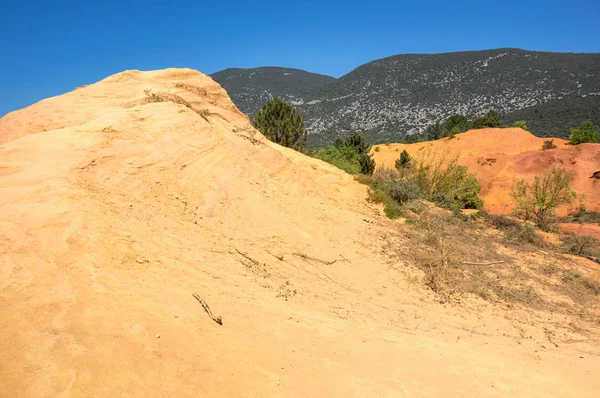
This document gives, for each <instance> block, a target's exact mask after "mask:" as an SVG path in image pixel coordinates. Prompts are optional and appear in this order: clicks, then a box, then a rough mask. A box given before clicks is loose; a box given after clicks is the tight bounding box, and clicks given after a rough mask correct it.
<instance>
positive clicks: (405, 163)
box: [394, 149, 411, 171]
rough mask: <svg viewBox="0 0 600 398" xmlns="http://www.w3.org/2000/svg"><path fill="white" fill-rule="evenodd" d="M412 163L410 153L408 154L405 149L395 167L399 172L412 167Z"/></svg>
mask: <svg viewBox="0 0 600 398" xmlns="http://www.w3.org/2000/svg"><path fill="white" fill-rule="evenodd" d="M410 161H411V158H410V155H409V154H408V152H406V149H405V150H403V151H402V153H400V157H399V158H398V159H396V162H395V163H394V166H396V169H397V170H398V171H400V170H401V169H405V168H407V167H410Z"/></svg>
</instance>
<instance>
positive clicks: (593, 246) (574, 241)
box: [561, 233, 600, 256]
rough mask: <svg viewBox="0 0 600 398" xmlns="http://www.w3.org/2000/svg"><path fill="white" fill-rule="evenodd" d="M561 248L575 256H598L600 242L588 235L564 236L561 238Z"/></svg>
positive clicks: (571, 234)
mask: <svg viewBox="0 0 600 398" xmlns="http://www.w3.org/2000/svg"><path fill="white" fill-rule="evenodd" d="M561 241H562V246H563V249H564V251H565V252H567V253H571V254H575V255H577V256H598V255H600V253H599V252H598V249H599V247H600V242H598V239H596V238H594V237H593V236H589V235H577V234H573V233H570V234H565V235H563V236H562V237H561Z"/></svg>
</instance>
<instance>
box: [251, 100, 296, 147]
mask: <svg viewBox="0 0 600 398" xmlns="http://www.w3.org/2000/svg"><path fill="white" fill-rule="evenodd" d="M252 124H253V126H254V127H255V128H256V129H257V130H259V131H260V132H261V133H262V134H263V135H264V136H265V137H267V138H268V139H269V140H271V141H273V142H276V143H278V144H280V145H283V146H287V147H289V148H293V149H295V150H297V151H300V150H302V149H304V146H305V145H306V139H307V134H306V130H304V122H303V121H302V118H301V117H300V114H299V113H298V112H297V111H296V109H294V107H293V106H291V105H290V104H288V103H286V102H284V101H283V100H282V99H280V98H275V99H272V100H270V101H268V102H267V103H265V104H264V105H263V106H262V109H261V110H260V111H259V112H258V114H257V115H256V117H255V118H254V121H253V123H252Z"/></svg>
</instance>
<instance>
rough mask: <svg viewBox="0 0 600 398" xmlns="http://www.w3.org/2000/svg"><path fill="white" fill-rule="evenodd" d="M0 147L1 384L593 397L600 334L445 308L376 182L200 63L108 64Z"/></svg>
mask: <svg viewBox="0 0 600 398" xmlns="http://www.w3.org/2000/svg"><path fill="white" fill-rule="evenodd" d="M145 92H146V93H147V94H146V93H145ZM152 94H155V95H156V97H153V95H152ZM161 99H162V100H166V102H153V101H156V100H158V101H161ZM0 140H1V141H0V142H2V144H1V145H0V307H1V308H2V310H1V312H0V337H1V338H0V352H1V353H2V355H1V356H0V391H1V394H0V395H2V396H7V397H8V396H10V397H14V396H27V397H48V396H161V397H165V396H177V397H181V396H277V397H280V396H353V395H354V396H445V397H459V396H467V395H468V396H498V397H505V396H517V395H518V396H549V395H552V396H574V395H575V396H580V397H582V396H589V397H591V396H594V395H595V394H596V393H597V391H598V390H600V384H599V383H600V381H599V380H598V378H597V377H596V375H597V372H596V371H595V370H596V369H599V368H600V358H599V357H598V355H597V354H594V353H593V352H594V347H593V345H591V344H588V343H586V341H584V340H582V341H577V342H575V343H573V344H571V345H564V346H562V345H561V347H556V348H554V347H553V346H552V348H551V349H546V348H541V347H542V346H543V345H544V344H545V345H547V346H548V347H551V346H549V345H548V342H547V339H546V335H545V333H544V331H543V330H541V328H540V327H537V326H536V325H535V322H534V321H533V320H532V319H531V318H528V316H527V315H518V316H517V315H515V316H513V315H511V314H512V313H510V312H507V311H506V310H504V309H501V308H497V307H495V306H493V305H491V304H489V303H486V302H483V301H481V300H479V301H477V300H475V301H472V302H471V301H468V300H467V301H466V303H470V304H465V305H461V306H449V307H447V306H445V305H441V304H439V303H438V301H439V299H438V298H437V297H436V296H435V295H434V294H433V293H431V292H430V291H428V290H425V288H423V287H422V286H421V284H419V283H415V280H418V278H419V277H420V276H421V274H420V273H419V272H418V271H416V270H413V269H412V268H410V267H407V265H406V264H403V263H401V262H399V261H398V260H397V259H394V257H392V256H390V255H388V254H387V253H386V250H387V249H386V248H388V247H389V246H390V245H394V246H401V245H402V240H403V239H407V238H406V237H405V236H404V235H402V233H400V232H399V231H398V230H397V228H398V225H397V224H395V223H393V222H391V221H389V220H386V219H385V218H383V217H381V216H380V215H379V214H380V210H379V209H378V208H373V207H371V206H370V205H369V204H368V203H367V202H366V200H365V198H366V189H365V187H364V186H362V185H359V184H357V183H356V182H354V181H353V179H352V177H350V176H348V175H347V174H345V173H343V172H341V171H339V170H337V169H336V168H334V167H332V166H329V165H327V164H325V163H323V162H321V161H317V160H313V159H310V158H308V157H305V156H303V155H301V154H299V153H297V152H294V151H292V150H289V149H286V148H282V147H280V146H278V145H275V144H272V143H270V142H268V141H267V140H265V139H264V137H262V136H261V135H260V133H258V132H257V131H255V130H254V129H252V127H251V126H250V124H249V121H248V119H247V117H246V116H244V115H243V114H241V113H240V112H239V111H238V110H237V109H236V108H235V107H234V106H233V105H232V103H231V101H230V100H229V98H228V96H227V94H226V93H225V92H224V91H223V90H222V89H221V88H220V87H219V86H218V85H217V84H216V83H214V82H213V81H212V80H211V79H210V78H208V77H206V76H204V75H202V74H200V73H199V72H196V71H192V70H185V69H184V70H182V69H168V70H164V71H155V72H138V71H129V72H124V73H120V74H117V75H114V76H111V77H109V78H107V79H105V80H103V81H101V82H98V83H96V84H93V85H90V86H86V87H83V88H80V89H77V90H75V91H73V92H71V93H67V94H65V95H62V96H59V97H54V98H50V99H47V100H44V101H42V102H40V103H37V104H35V105H32V106H31V107H29V108H26V109H23V110H20V111H17V112H13V113H11V114H9V115H7V116H6V117H4V118H2V119H0ZM461 140H462V138H461ZM193 292H196V293H198V294H199V295H200V296H201V297H202V298H203V299H204V300H205V301H206V302H207V303H208V304H209V305H210V307H211V309H212V312H213V313H214V314H215V315H219V316H222V317H223V325H222V326H219V325H218V324H216V323H215V322H213V321H212V320H211V319H210V318H209V317H208V316H207V314H206V313H205V312H204V310H203V309H202V307H201V306H200V304H199V303H198V302H197V301H196V300H195V299H194V297H192V293H193ZM515 314H517V313H515ZM518 314H521V313H518ZM563 338H564V339H566V338H567V337H564V336H563ZM561 341H562V340H561ZM581 352H585V354H582V355H580V353H581Z"/></svg>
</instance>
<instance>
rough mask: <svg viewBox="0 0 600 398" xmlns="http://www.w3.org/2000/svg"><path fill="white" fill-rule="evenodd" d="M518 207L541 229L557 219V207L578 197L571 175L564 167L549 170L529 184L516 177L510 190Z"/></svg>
mask: <svg viewBox="0 0 600 398" xmlns="http://www.w3.org/2000/svg"><path fill="white" fill-rule="evenodd" d="M510 196H511V198H512V201H513V203H514V204H515V210H516V212H517V214H519V215H520V216H521V217H522V218H523V219H524V220H525V221H527V220H530V219H533V220H534V221H535V222H536V224H537V225H538V226H540V227H542V228H547V227H548V226H549V225H550V223H551V222H553V221H554V214H555V212H556V209H558V208H559V207H561V206H564V205H567V204H570V203H572V202H573V200H574V199H575V198H576V196H577V195H576V194H575V192H574V191H573V190H571V174H570V173H569V172H568V171H566V170H565V169H564V168H562V167H552V168H551V169H546V171H544V172H543V173H542V174H538V175H536V176H535V179H534V181H533V182H532V183H531V184H528V183H527V182H526V181H525V180H523V179H521V180H516V181H515V182H514V183H513V186H512V188H511V191H510Z"/></svg>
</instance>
